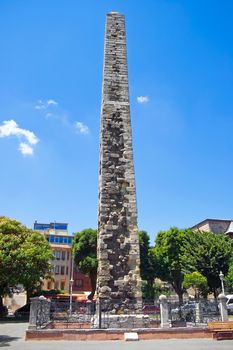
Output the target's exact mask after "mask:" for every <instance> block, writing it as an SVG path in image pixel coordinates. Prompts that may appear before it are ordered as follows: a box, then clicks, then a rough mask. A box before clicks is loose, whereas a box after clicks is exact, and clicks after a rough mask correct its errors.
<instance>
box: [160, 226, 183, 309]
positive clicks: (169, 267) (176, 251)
mask: <svg viewBox="0 0 233 350" xmlns="http://www.w3.org/2000/svg"><path fill="white" fill-rule="evenodd" d="M188 232H189V231H188V230H179V229H178V228H176V227H172V228H170V229H169V230H168V231H161V232H159V233H158V235H157V237H156V240H155V248H154V249H153V255H154V261H155V265H156V266H157V268H156V270H157V271H156V273H157V276H158V277H159V278H160V279H161V280H162V281H167V282H169V283H170V284H171V285H172V287H173V288H174V290H175V292H176V293H177V295H178V297H179V301H180V303H181V302H182V298H183V292H184V289H183V285H182V284H183V278H184V274H183V271H182V260H181V257H182V247H183V245H184V239H185V236H186V235H187V233H188Z"/></svg>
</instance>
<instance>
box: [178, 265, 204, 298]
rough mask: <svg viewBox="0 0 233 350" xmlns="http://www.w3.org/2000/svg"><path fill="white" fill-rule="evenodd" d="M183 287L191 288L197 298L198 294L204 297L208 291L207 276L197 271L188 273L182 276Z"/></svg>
mask: <svg viewBox="0 0 233 350" xmlns="http://www.w3.org/2000/svg"><path fill="white" fill-rule="evenodd" d="M183 287H184V288H185V289H188V288H193V289H194V292H195V298H199V297H200V296H203V297H206V296H207V295H208V291H209V288H208V283H207V278H206V277H205V276H203V275H202V274H201V273H200V272H198V271H194V272H191V273H188V274H187V275H185V276H184V282H183Z"/></svg>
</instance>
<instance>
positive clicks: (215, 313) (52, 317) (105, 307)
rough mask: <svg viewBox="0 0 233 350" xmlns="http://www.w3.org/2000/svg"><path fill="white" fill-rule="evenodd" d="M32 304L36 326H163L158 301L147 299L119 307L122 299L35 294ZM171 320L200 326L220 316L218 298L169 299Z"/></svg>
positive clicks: (175, 324)
mask: <svg viewBox="0 0 233 350" xmlns="http://www.w3.org/2000/svg"><path fill="white" fill-rule="evenodd" d="M34 299H35V300H33V303H32V304H31V308H32V310H31V313H30V323H32V324H34V325H35V326H36V327H37V328H43V327H48V326H49V327H52V328H59V327H60V328H62V327H63V328H66V327H73V328H97V329H100V328H115V327H116V328H140V327H144V328H146V327H151V328H155V327H160V321H161V316H160V313H161V310H160V304H159V302H158V301H144V302H143V304H142V305H140V307H139V308H138V309H137V308H135V304H133V303H132V305H131V303H130V302H128V303H127V304H126V305H124V304H123V305H122V308H120V309H116V308H115V306H114V305H119V301H118V302H117V303H115V304H114V301H110V300H104V299H101V300H100V302H99V303H98V304H96V303H95V302H91V301H87V302H78V301H72V304H70V302H69V301H62V300H52V301H51V302H50V301H47V300H46V299H40V298H34ZM167 305H168V322H169V325H170V327H180V326H183V327H198V326H203V325H206V324H207V323H208V322H210V321H218V320H221V317H220V311H219V307H218V304H217V303H216V301H215V300H211V301H210V300H208V301H207V300H192V301H186V302H184V303H183V304H182V305H179V303H178V302H177V301H174V300H168V304H167Z"/></svg>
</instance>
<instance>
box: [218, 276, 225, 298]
mask: <svg viewBox="0 0 233 350" xmlns="http://www.w3.org/2000/svg"><path fill="white" fill-rule="evenodd" d="M219 278H220V281H221V286H222V294H224V295H225V290H224V283H223V279H224V274H223V273H222V271H220V273H219Z"/></svg>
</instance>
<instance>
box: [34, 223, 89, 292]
mask: <svg viewBox="0 0 233 350" xmlns="http://www.w3.org/2000/svg"><path fill="white" fill-rule="evenodd" d="M34 230H36V231H39V232H40V233H41V234H43V235H44V237H45V238H46V239H47V241H48V242H49V244H50V246H51V248H52V252H53V260H52V262H51V263H52V269H51V271H50V276H51V278H50V279H47V280H44V281H43V290H47V291H49V290H51V289H60V290H61V291H63V292H65V293H69V291H70V280H71V277H72V279H73V281H74V282H73V292H74V293H84V292H89V291H91V285H90V280H89V278H88V276H87V275H84V274H82V273H81V272H80V271H79V270H78V268H77V267H76V266H73V268H72V264H73V259H72V242H73V236H71V235H69V234H68V224H67V223H57V222H51V223H49V224H44V223H38V222H37V221H35V223H34Z"/></svg>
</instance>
